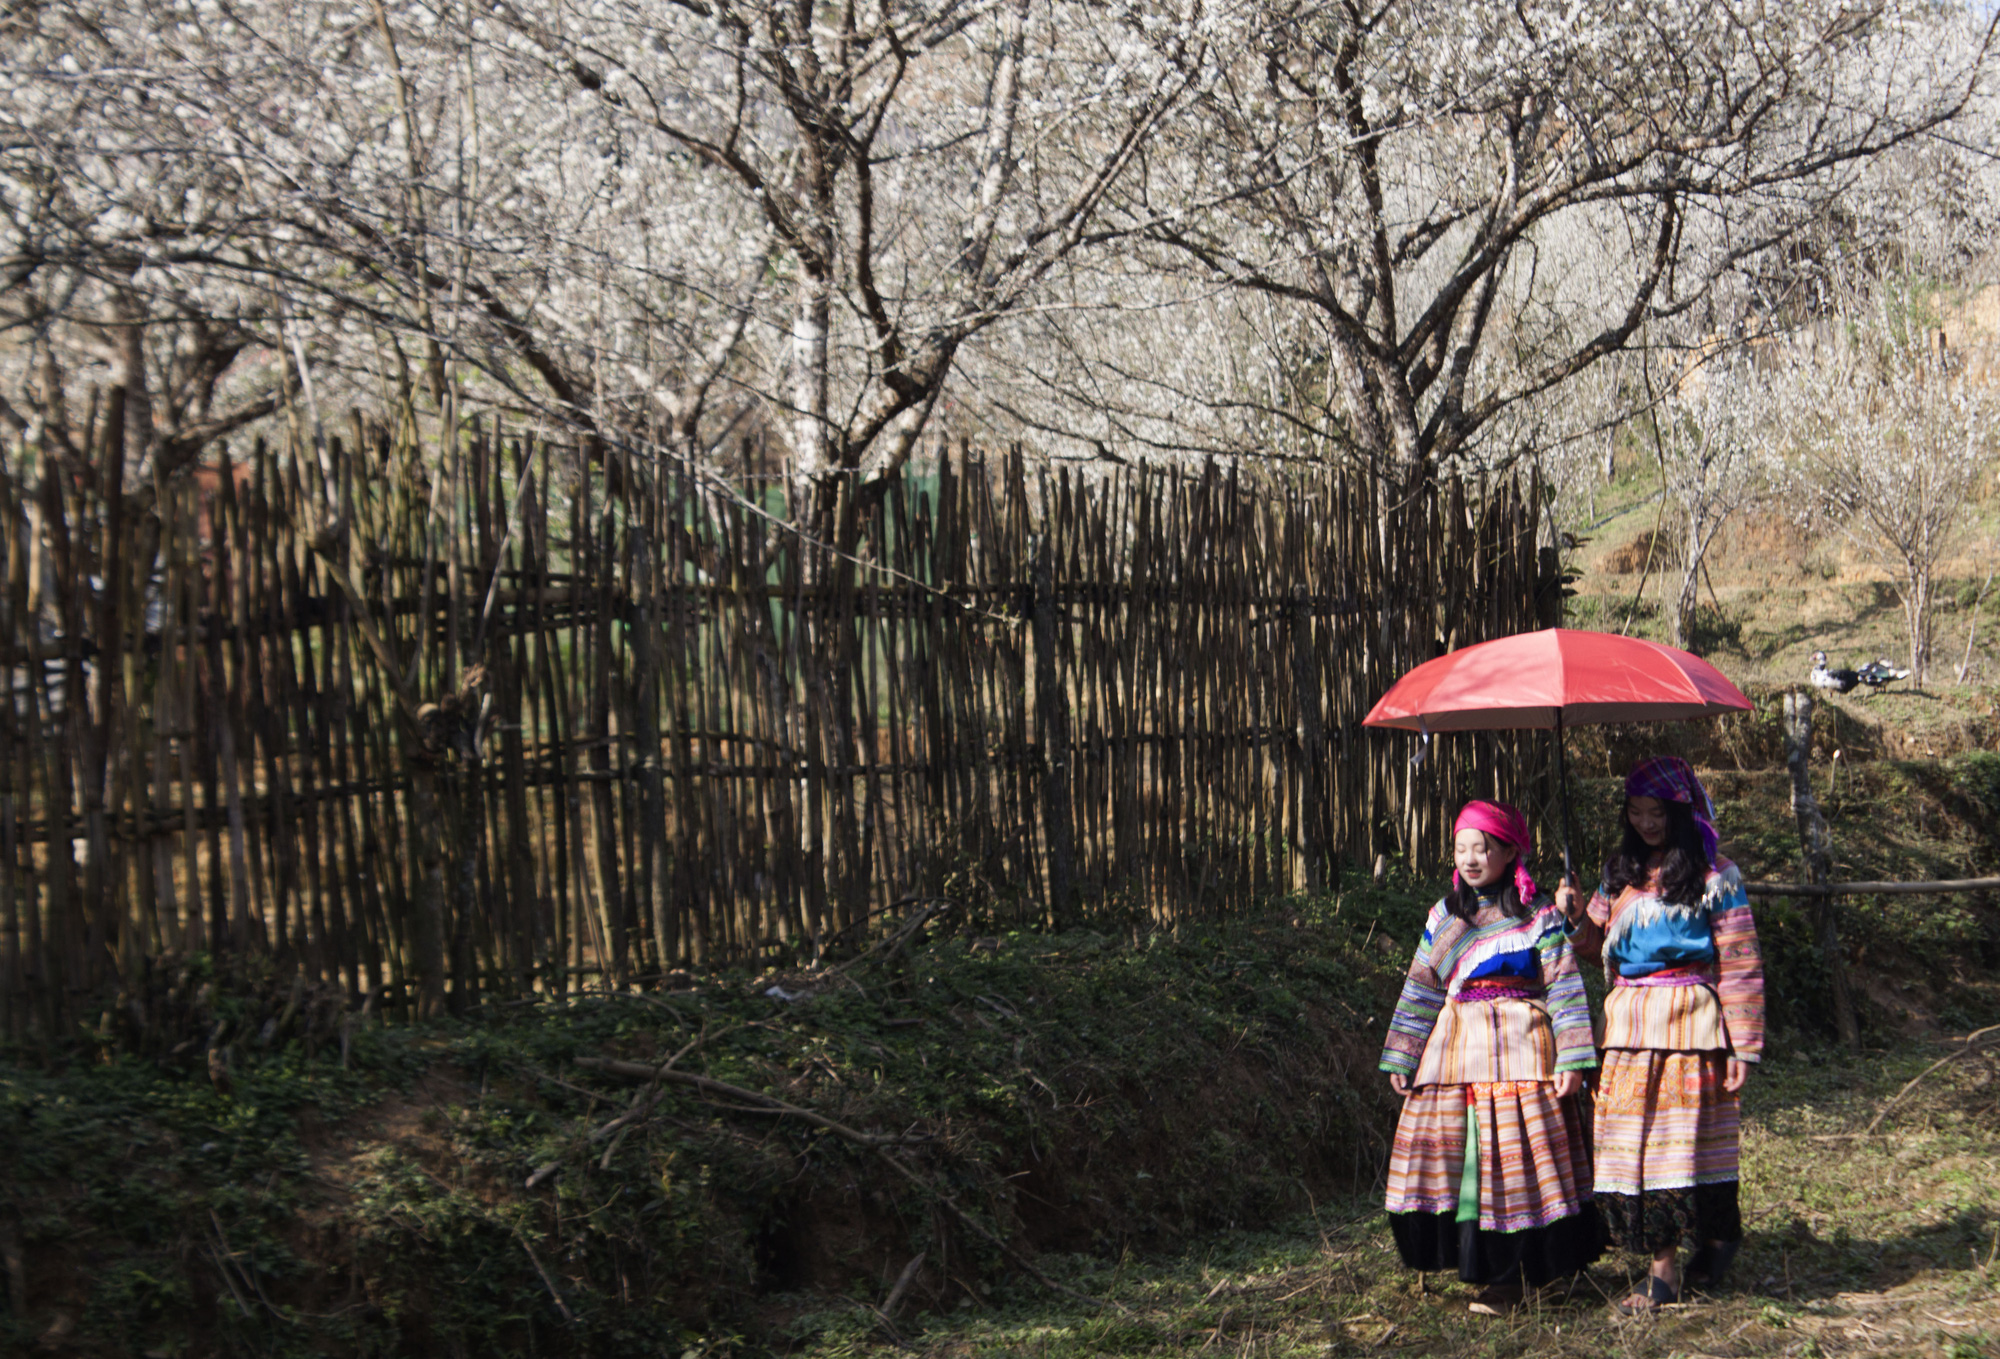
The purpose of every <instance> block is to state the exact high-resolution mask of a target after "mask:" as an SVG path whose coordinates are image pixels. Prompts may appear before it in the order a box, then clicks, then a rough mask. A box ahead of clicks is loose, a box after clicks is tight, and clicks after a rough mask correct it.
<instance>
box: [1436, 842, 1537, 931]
mask: <svg viewBox="0 0 2000 1359" xmlns="http://www.w3.org/2000/svg"><path fill="white" fill-rule="evenodd" d="M1479 833H1480V834H1481V835H1485V836H1486V843H1487V844H1489V845H1491V844H1495V843H1499V844H1503V845H1504V844H1507V841H1505V840H1501V839H1500V838H1499V837H1498V836H1496V835H1487V834H1486V832H1485V831H1481V832H1479ZM1511 848H1512V849H1513V851H1514V861H1513V863H1510V864H1508V865H1507V871H1506V873H1505V874H1504V875H1503V880H1502V884H1501V887H1500V890H1499V891H1498V892H1495V893H1494V894H1493V902H1494V904H1495V905H1497V906H1498V907H1499V908H1500V910H1501V912H1502V913H1503V914H1505V915H1508V916H1511V917H1512V918H1513V919H1515V920H1526V919H1527V918H1528V917H1529V916H1531V915H1533V914H1534V913H1535V908H1534V907H1533V906H1532V905H1531V904H1529V903H1528V902H1525V901H1523V900H1521V889H1520V888H1518V887H1516V886H1515V885H1514V864H1516V863H1519V862H1520V861H1521V847H1520V846H1519V845H1513V846H1511ZM1444 905H1445V909H1446V910H1448V911H1450V912H1451V913H1452V914H1453V915H1455V916H1457V917H1458V918H1459V919H1460V920H1463V921H1465V922H1466V923H1467V924H1471V923H1472V918H1473V917H1474V916H1476V915H1478V914H1479V893H1478V891H1477V890H1475V889H1474V888H1473V886H1472V884H1471V883H1469V882H1467V881H1465V879H1463V878H1461V877H1459V876H1458V875H1457V874H1453V875H1452V883H1451V890H1450V891H1449V892H1446V893H1445V894H1444Z"/></svg>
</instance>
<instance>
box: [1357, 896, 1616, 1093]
mask: <svg viewBox="0 0 2000 1359" xmlns="http://www.w3.org/2000/svg"><path fill="white" fill-rule="evenodd" d="M1596 1065H1597V1051H1596V1048H1595V1047H1594V1046H1593V1044H1592V1041H1591V1031H1590V1004H1589V1001H1588V1000H1587V999H1586V998H1585V996H1584V991H1583V976H1582V974H1581V973H1579V972H1578V971H1577V968H1576V957H1575V955H1574V954H1573V953H1572V952H1571V951H1570V942H1569V932H1568V931H1567V929H1565V928H1564V922H1563V916H1562V912H1561V911H1559V910H1557V909H1556V908H1555V906H1554V904H1553V903H1552V902H1550V901H1549V899H1548V898H1547V897H1537V898H1536V900H1535V901H1534V903H1533V904H1532V910H1531V911H1530V913H1529V915H1528V917H1527V918H1526V919H1515V918H1513V917H1511V916H1508V915H1506V914H1505V913H1504V912H1502V911H1501V910H1500V908H1499V907H1498V906H1497V905H1487V904H1485V903H1483V902H1482V903H1481V906H1480V909H1479V913H1478V914H1477V915H1476V916H1475V917H1474V918H1473V919H1472V920H1470V921H1466V920H1462V919H1460V918H1459V917H1457V916H1455V915H1453V914H1452V913H1451V910H1450V908H1449V907H1447V906H1446V905H1445V903H1444V902H1442V901H1440V902H1438V904H1437V905H1435V906H1433V907H1431V913H1430V916H1429V918H1428V919H1426V920H1425V922H1424V937H1423V942H1422V943H1420V944H1418V945H1417V953H1416V957H1415V958H1414V959H1413V960H1412V961H1411V963H1410V974H1409V976H1408V978H1407V979H1406V980H1405V981H1404V982H1403V994H1402V997H1401V999H1399V1000H1398V1001H1397V1002H1396V1013H1395V1015H1394V1016H1393V1017H1392V1018H1391V1019H1390V1021H1389V1035H1388V1039H1387V1041H1386V1042H1385V1043H1384V1044H1383V1047H1382V1060H1381V1063H1380V1066H1381V1069H1382V1070H1384V1071H1391V1072H1402V1073H1403V1074H1404V1075H1408V1076H1412V1077H1414V1080H1413V1082H1412V1083H1413V1084H1416V1085H1434V1084H1435V1085H1460V1084H1465V1083H1468V1082H1475V1081H1504V1080H1530V1081H1534V1080H1549V1079H1551V1078H1553V1077H1554V1076H1555V1074H1556V1073H1557V1072H1560V1071H1574V1070H1581V1069H1583V1068H1586V1067H1593V1066H1596Z"/></svg>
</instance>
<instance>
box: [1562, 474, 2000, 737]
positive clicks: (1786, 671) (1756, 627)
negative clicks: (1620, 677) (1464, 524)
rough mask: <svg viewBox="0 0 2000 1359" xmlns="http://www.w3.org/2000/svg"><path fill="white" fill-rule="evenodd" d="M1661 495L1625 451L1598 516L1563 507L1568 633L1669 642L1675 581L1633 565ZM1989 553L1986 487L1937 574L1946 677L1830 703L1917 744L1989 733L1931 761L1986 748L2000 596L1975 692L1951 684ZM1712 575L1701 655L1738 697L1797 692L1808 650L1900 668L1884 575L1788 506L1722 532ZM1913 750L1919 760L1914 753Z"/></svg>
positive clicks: (1995, 490)
mask: <svg viewBox="0 0 2000 1359" xmlns="http://www.w3.org/2000/svg"><path fill="white" fill-rule="evenodd" d="M1658 491H1659V474H1658V472H1657V470H1656V469H1655V468H1654V467H1653V465H1652V464H1651V462H1650V461H1649V459H1647V458H1646V457H1642V456H1641V455H1640V451H1639V450H1627V451H1625V452H1623V453H1621V457H1620V461H1619V477H1618V480H1616V481H1614V482H1612V483H1610V484H1608V485H1603V486H1600V487H1598V488H1596V493H1595V509H1596V517H1595V519H1592V518H1590V517H1589V511H1588V508H1587V507H1586V506H1583V505H1577V504H1572V505H1570V506H1568V507H1567V508H1568V509H1569V510H1570V511H1571V513H1570V515H1569V516H1568V518H1569V520H1570V521H1573V526H1574V531H1575V532H1577V533H1578V534H1579V536H1580V537H1581V538H1582V539H1583V541H1582V543H1581V545H1580V546H1578V547H1577V548H1576V549H1574V550H1573V551H1571V552H1570V553H1569V556H1568V567H1569V569H1570V570H1571V571H1573V572H1575V573H1577V576H1578V578H1577V581H1576V583H1575V589H1576V591H1577V595H1576V597H1575V598H1574V599H1572V600H1571V601H1570V603H1569V611H1568V623H1569V625H1570V626H1572V627H1582V628H1605V629H1608V630H1610V631H1613V632H1617V631H1621V630H1625V629H1626V628H1627V625H1628V620H1629V628H1630V631H1632V632H1634V633H1637V634H1638V635H1641V636H1647V637H1653V638H1655V639H1656V640H1659V641H1665V640H1666V622H1665V616H1664V614H1663V613H1662V611H1661V608H1660V599H1661V588H1662V581H1663V575H1673V576H1674V577H1675V583H1676V584H1677V583H1678V573H1677V572H1675V571H1673V570H1671V569H1669V570H1667V571H1665V572H1663V571H1662V566H1664V565H1665V563H1664V562H1660V561H1656V562H1655V565H1654V568H1653V571H1652V574H1651V575H1650V577H1645V576H1644V573H1643V566H1642V563H1643V560H1644V556H1645V541H1646V538H1647V536H1648V535H1649V534H1650V533H1651V532H1652V531H1653V529H1654V527H1655V525H1656V523H1657V522H1658V515H1659V509H1660V504H1659V500H1658V498H1657V497H1658ZM1635 545H1636V548H1635ZM1996 552H2000V482H1995V481H1992V480H1991V479H1989V480H1987V481H1985V482H1982V483H1981V485H1980V488H1979V493H1978V495H1977V496H1976V498H1975V499H1974V500H1972V501H1971V502H1970V503H1969V504H1968V506H1967V513H1966V515H1965V517H1964V520H1963V523H1962V525H1961V534H1960V536H1959V538H1958V540H1957V543H1956V547H1955V549H1954V551H1953V553H1952V554H1951V555H1950V556H1949V557H1948V558H1947V559H1946V561H1945V562H1944V564H1943V567H1942V570H1941V579H1940V582H1939V584H1940V587H1941V588H1940V590H1939V606H1938V614H1937V634H1936V636H1937V641H1936V646H1937V664H1938V665H1939V667H1940V672H1941V673H1940V674H1939V675H1938V676H1937V677H1936V678H1935V679H1934V682H1933V683H1932V684H1931V686H1930V687H1929V690H1928V691H1927V692H1925V693H1923V694H1909V693H1898V692H1897V691H1896V690H1893V689H1891V690H1885V691H1884V692H1883V693H1882V694H1880V695H1878V696H1876V697H1875V698H1874V699H1872V700H1870V699H1863V698H1856V697H1850V698H1844V699H1838V700H1836V702H1837V703H1839V704H1840V705H1841V706H1843V707H1845V708H1848V709H1849V710H1851V711H1852V712H1854V713H1855V714H1857V715H1858V716H1862V717H1864V718H1865V719H1867V720H1871V721H1874V722H1877V723H1879V724H1881V725H1884V726H1886V727H1889V728H1891V729H1893V730H1896V731H1898V732H1910V733H1914V734H1917V735H1919V736H1921V735H1922V734H1923V733H1925V732H1927V731H1930V730H1933V729H1935V730H1937V731H1940V732H1942V733H1945V734H1947V737H1948V739H1949V733H1950V732H1951V731H1952V729H1953V728H1955V727H1957V726H1959V725H1961V724H1963V723H1965V722H1967V721H1970V720H1978V719H1983V720H1984V721H1985V722H1986V723H1988V724H1989V725H1988V726H1987V727H1986V728H1985V739H1984V740H1983V741H1981V740H1978V739H1977V738H1976V737H1975V738H1974V739H1972V740H1970V741H1968V740H1966V739H1964V738H1959V739H1957V740H1956V741H1955V742H1954V743H1953V744H1952V745H1951V746H1950V747H1948V748H1947V749H1945V750H1943V751H1940V752H1938V753H1949V750H1950V749H1952V748H1963V747H1964V746H1965V745H1967V744H1977V745H1985V746H1986V747H1988V748H1991V746H1992V745H1993V734H1994V732H1995V731H2000V724H1996V718H2000V706H1997V705H1996V697H2000V664H1996V658H2000V585H1996V587H1995V590H1996V594H1989V595H1988V596H1987V598H1986V601H1985V604H1984V606H1983V607H1982V608H1981V609H1980V610H1979V613H1978V620H1979V621H1978V632H1977V641H1978V645H1977V646H1976V647H1975V652H1974V657H1975V662H1976V664H1975V673H1974V675H1973V681H1974V684H1973V687H1972V688H1971V689H1964V688H1961V687H1959V686H1958V685H1957V684H1955V683H1953V682H1951V680H1952V677H1953V676H1954V675H1955V673H1956V671H1957V668H1958V665H1959V663H1960V661H1961V660H1962V659H1963V658H1964V656H1965V644H1966V640H1967V636H1968V633H1969V631H1970V630H1971V629H1972V626H1973V620H1974V613H1973V609H1972V604H1973V600H1974V597H1975V596H1976V595H1977V593H1978V590H1979V587H1980V586H1981V584H1982V583H1983V582H1984V580H1985V577H1986V571H1987V569H1988V568H1989V567H1991V565H1992V564H1993V561H1994V559H1995V554H1996ZM1662 555H1665V553H1664V549H1663V550H1662ZM1621 559H1622V560H1621ZM1708 568H1709V569H1708V576H1707V583H1705V584H1704V586H1703V588H1702V591H1701V595H1700V601H1699V603H1698V605H1697V616H1696V631H1697V638H1696V641H1697V650H1699V651H1700V652H1701V653H1702V654H1703V655H1705V656H1707V657H1708V658H1709V659H1710V660H1713V661H1714V662H1715V663H1716V664H1717V665H1719V666H1721V667H1722V669H1723V670H1724V671H1725V672H1727V673H1728V674H1729V676H1730V677H1731V678H1732V679H1734V680H1736V681H1737V683H1738V684H1740V685H1742V686H1744V688H1745V689H1746V691H1748V690H1751V689H1753V688H1757V687H1773V686H1789V685H1794V684H1800V683H1803V682H1804V680H1805V677H1806V673H1807V671H1809V670H1810V669H1811V668H1812V653H1813V652H1814V651H1817V650H1825V651H1826V652H1827V653H1828V654H1829V656H1830V657H1831V659H1832V662H1833V664H1834V665H1836V666H1842V665H1859V664H1861V663H1862V662H1864V661H1866V660H1868V659H1869V658H1871V657H1874V656H1878V655H1880V656H1887V657H1889V658H1890V659H1891V660H1893V661H1895V662H1896V663H1897V664H1906V663H1907V658H1908V655H1909V640H1908V634H1907V631H1906V629H1905V624H1904V621H1903V614H1902V608H1901V605H1900V604H1899V603H1898V602H1897V595H1896V593H1895V589H1894V586H1893V583H1892V582H1891V580H1890V578H1889V575H1888V573H1886V572H1885V571H1884V570H1883V569H1882V568H1881V567H1880V566H1879V565H1877V564H1875V563H1873V562H1871V561H1869V560H1868V559H1867V557H1866V556H1865V554H1863V553H1862V552H1860V551H1859V550H1858V549H1857V548H1856V547H1855V545H1854V544H1852V543H1850V542H1848V541H1846V540H1844V539H1843V538H1841V537H1840V536H1839V535H1838V533H1837V532H1835V531H1833V530H1828V531H1827V533H1826V535H1825V536H1822V537H1819V538H1807V537H1805V536H1804V535H1803V534H1802V533H1800V532H1799V531H1798V530H1797V529H1795V528H1794V527H1793V526H1792V525H1791V523H1790V522H1789V521H1788V519H1787V511H1786V508H1785V507H1783V506H1778V507H1753V508H1751V509H1747V510H1745V511H1743V512H1741V513H1740V514H1739V515H1738V516H1737V517H1736V518H1735V519H1733V520H1732V521H1731V522H1730V523H1729V524H1727V525H1725V527H1724V529H1723V531H1722V533H1721V535H1720V537H1719V538H1718V541H1717V543H1716V545H1715V547H1714V548H1713V549H1712V551H1711V553H1710V558H1709V562H1708ZM1642 579H1643V580H1644V584H1643V588H1642ZM1911 753H1914V754H1923V753H1924V752H1923V751H1922V749H1921V746H1920V745H1919V746H1918V747H1917V748H1915V749H1913V750H1912V752H1911Z"/></svg>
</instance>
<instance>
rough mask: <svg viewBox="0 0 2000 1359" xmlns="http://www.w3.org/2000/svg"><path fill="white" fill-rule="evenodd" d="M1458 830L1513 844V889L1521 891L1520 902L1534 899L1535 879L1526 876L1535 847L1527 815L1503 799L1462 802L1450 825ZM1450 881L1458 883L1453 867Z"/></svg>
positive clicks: (1454, 886)
mask: <svg viewBox="0 0 2000 1359" xmlns="http://www.w3.org/2000/svg"><path fill="white" fill-rule="evenodd" d="M1451 829H1452V833H1453V834H1454V835H1456V834H1457V833H1458V832H1459V831H1468V830H1476V831H1478V832H1479V833H1480V834H1482V835H1490V836H1492V837H1493V838H1494V839H1496V840H1505V841H1506V842H1507V843H1508V844H1510V845H1512V846H1514V849H1515V851H1516V853H1515V855H1514V889H1515V890H1516V891H1518V892H1519V893H1520V894H1521V904H1522V905H1524V906H1525V905H1527V904H1528V903H1529V902H1531V901H1533V900H1534V899H1535V880H1534V879H1533V878H1531V877H1529V876H1528V855H1529V854H1531V853H1532V852H1533V851H1534V848H1535V845H1534V841H1533V839H1532V838H1530V836H1529V835H1528V818H1527V817H1525V816H1522V815H1521V813H1520V812H1519V811H1518V810H1517V809H1515V808H1513V807H1510V806H1508V805H1507V804H1506V803H1504V802H1479V801H1473V802H1468V803H1466V804H1465V810H1464V811H1462V812H1460V813H1459V814H1458V823H1457V824H1456V825H1454V826H1453V827H1452V828H1451ZM1451 885H1452V887H1453V888H1456V887H1457V886H1458V870H1457V869H1453V870H1452V874H1451Z"/></svg>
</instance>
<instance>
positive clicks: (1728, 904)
mask: <svg viewBox="0 0 2000 1359" xmlns="http://www.w3.org/2000/svg"><path fill="white" fill-rule="evenodd" d="M1708 926H1709V930H1710V932H1711V933H1712V934H1713V935H1714V938H1715V959H1716V970H1717V972H1718V973H1719V979H1718V980H1717V982H1716V985H1715V993H1716V995H1717V996H1719V997H1720V998H1721V1000H1722V1018H1723V1022H1724V1023H1726V1024H1728V1026H1729V1052H1730V1055H1731V1056H1733V1057H1741V1058H1742V1059H1743V1060H1744V1061H1746V1062H1754V1061H1756V1060H1758V1058H1760V1057H1762V1056H1763V1055H1764V955H1763V953H1762V952H1761V951H1760V950H1759V949H1758V947H1757V921H1756V920H1755V918H1754V917H1752V916H1751V914H1750V897H1749V894H1748V893H1746V892H1745V891H1744V890H1743V875H1742V874H1741V873H1739V872H1737V870H1736V865H1735V864H1733V863H1730V862H1729V861H1728V860H1727V859H1724V860H1722V861H1721V862H1720V864H1719V866H1718V867H1717V869H1716V871H1715V872H1714V873H1711V874H1710V875H1709V878H1708Z"/></svg>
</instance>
